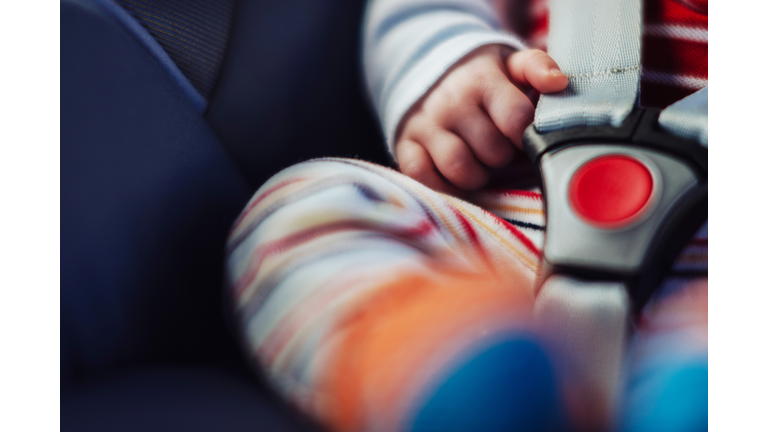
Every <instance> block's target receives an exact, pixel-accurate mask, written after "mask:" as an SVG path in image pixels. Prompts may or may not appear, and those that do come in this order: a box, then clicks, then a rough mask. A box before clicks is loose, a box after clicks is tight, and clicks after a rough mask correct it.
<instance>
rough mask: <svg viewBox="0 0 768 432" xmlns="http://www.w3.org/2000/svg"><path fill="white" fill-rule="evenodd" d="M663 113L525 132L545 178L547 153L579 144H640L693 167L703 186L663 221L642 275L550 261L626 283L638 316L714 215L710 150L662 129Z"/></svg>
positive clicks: (638, 112) (558, 269) (564, 270)
mask: <svg viewBox="0 0 768 432" xmlns="http://www.w3.org/2000/svg"><path fill="white" fill-rule="evenodd" d="M659 114H661V110H659V109H655V108H639V107H637V108H635V109H634V110H632V112H631V113H630V114H629V115H628V116H627V118H626V119H624V122H622V124H621V126H619V127H612V126H589V127H579V128H571V129H563V130H560V131H556V132H550V133H546V134H539V133H538V131H536V129H535V127H534V126H533V125H530V126H528V128H527V129H526V130H525V132H524V134H523V148H524V149H525V151H526V153H527V154H528V157H529V158H530V159H531V161H532V162H533V163H534V165H535V166H536V167H538V172H539V177H541V168H540V167H541V165H540V161H541V157H542V156H544V154H546V153H550V152H554V151H557V150H560V149H563V148H567V147H570V146H574V145H579V144H600V143H605V144H634V145H637V146H640V147H646V148H651V149H655V150H659V151H662V152H666V153H670V154H672V155H674V156H677V157H678V158H679V159H680V160H681V161H683V162H685V163H687V164H688V165H689V166H690V167H691V168H692V169H693V170H694V172H695V173H696V174H697V176H698V177H699V179H700V180H701V181H702V186H701V187H699V188H697V189H696V190H694V191H693V192H692V193H691V194H690V197H689V199H688V200H686V201H685V202H683V203H682V204H681V205H679V206H678V207H677V208H673V209H672V210H671V212H670V213H669V215H668V217H667V218H665V220H664V221H663V222H662V226H661V227H660V229H659V230H658V231H656V232H655V233H654V238H653V239H651V243H650V244H649V246H648V249H647V250H646V252H645V258H644V260H643V263H642V265H641V269H640V271H639V272H638V273H636V274H615V273H608V272H605V271H602V270H596V269H590V268H582V267H571V266H560V265H553V264H551V263H547V265H548V266H550V268H551V270H552V272H553V273H560V274H568V275H572V276H575V277H578V278H582V279H590V280H599V281H608V280H614V281H615V280H620V281H622V282H624V283H626V284H627V286H628V288H629V293H630V295H631V297H632V304H633V310H634V312H635V313H638V312H639V311H640V310H642V307H643V306H644V305H645V304H646V303H647V301H648V300H649V299H650V298H651V296H652V295H653V293H654V292H655V290H656V289H657V288H658V286H659V285H660V283H661V281H662V280H663V279H664V277H665V275H666V274H667V273H668V271H669V269H670V268H671V266H672V265H673V263H674V261H675V259H676V258H677V256H678V255H679V254H680V252H681V251H682V250H683V248H684V247H685V246H686V244H687V243H688V240H689V239H690V238H691V236H693V235H694V234H695V233H696V231H697V230H698V229H699V227H700V226H701V224H703V223H704V221H705V220H706V219H707V215H708V186H707V159H708V152H707V148H706V147H703V146H701V145H700V144H699V143H698V142H696V141H692V140H687V139H684V138H680V137H677V136H674V135H671V134H669V133H668V132H666V131H664V130H662V129H661V128H660V127H659V126H658V118H659ZM540 180H541V184H542V193H543V194H544V195H545V199H544V203H545V214H546V202H547V200H546V193H547V191H546V188H544V187H543V185H544V182H543V179H540ZM545 235H546V232H545ZM545 260H546V253H545Z"/></svg>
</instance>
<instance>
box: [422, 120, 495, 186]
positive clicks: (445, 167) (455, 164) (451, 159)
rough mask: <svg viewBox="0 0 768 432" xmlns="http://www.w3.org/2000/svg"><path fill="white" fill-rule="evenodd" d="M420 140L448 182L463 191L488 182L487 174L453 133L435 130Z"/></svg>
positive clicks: (470, 151) (464, 144)
mask: <svg viewBox="0 0 768 432" xmlns="http://www.w3.org/2000/svg"><path fill="white" fill-rule="evenodd" d="M430 132H431V133H428V134H424V136H423V137H422V140H423V142H424V148H425V149H427V151H428V152H429V155H430V156H431V157H432V160H433V161H434V162H435V166H437V169H438V170H440V174H442V175H443V177H445V178H446V179H447V180H448V181H449V182H451V183H453V184H454V185H456V186H458V187H460V188H461V189H464V190H475V189H478V188H480V187H482V186H484V185H485V184H486V183H487V182H488V174H487V173H486V172H485V168H483V166H482V165H481V164H480V162H478V161H477V159H475V156H474V155H473V154H472V150H470V149H469V147H468V146H467V144H466V143H465V142H464V140H462V139H461V138H459V136H458V135H456V134H454V133H453V132H449V131H447V130H445V129H442V128H435V129H433V130H431V131H430Z"/></svg>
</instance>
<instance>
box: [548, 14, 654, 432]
mask: <svg viewBox="0 0 768 432" xmlns="http://www.w3.org/2000/svg"><path fill="white" fill-rule="evenodd" d="M549 19H550V26H549V28H550V35H549V42H548V46H549V54H550V55H551V56H552V58H553V59H554V60H555V61H556V62H557V64H558V65H559V66H560V69H561V70H562V71H563V73H565V74H566V75H567V76H568V80H569V83H568V87H567V88H566V89H565V90H563V91H561V92H558V93H554V94H545V95H542V96H541V98H540V99H539V103H538V105H537V107H536V116H535V121H534V126H535V127H536V129H537V131H538V132H539V133H547V132H553V131H558V130H561V129H567V128H571V127H583V126H607V125H610V126H614V127H617V126H619V125H620V124H621V123H622V122H623V121H624V119H625V117H626V116H627V115H628V114H629V113H630V112H631V111H632V109H633V108H634V107H635V103H636V101H637V94H638V89H639V85H640V72H641V67H640V42H641V26H642V16H641V3H640V0H551V1H550V14H549ZM629 313H630V301H629V295H628V293H627V288H626V286H625V285H624V284H621V283H616V282H613V283H608V282H587V281H579V280H577V279H574V278H571V277H567V276H561V275H554V276H551V277H549V278H548V279H547V280H546V281H545V282H544V285H543V286H542V288H541V290H540V291H539V293H538V295H537V298H536V304H535V314H536V317H537V319H538V320H539V321H540V322H541V323H542V325H544V326H546V327H547V328H549V329H550V330H551V331H550V332H549V333H550V334H551V335H552V336H553V338H554V345H555V347H556V349H557V352H558V353H560V362H561V363H562V364H563V367H564V368H565V370H566V371H567V376H568V378H567V381H569V386H568V387H570V388H571V389H572V391H573V392H574V395H571V397H570V398H569V399H570V401H569V405H570V407H571V410H572V412H576V413H577V414H576V415H579V416H583V417H584V418H583V419H582V421H587V422H598V423H599V424H602V425H603V426H604V425H606V424H607V423H609V422H610V420H611V417H612V415H613V412H614V411H615V408H616V407H615V404H616V401H617V399H618V398H617V397H616V396H617V392H618V385H619V382H620V372H621V365H622V360H623V354H624V349H625V338H626V333H627V321H628V319H629ZM566 397H568V395H566ZM572 420H574V421H576V422H577V423H579V422H580V420H579V419H578V418H573V419H572Z"/></svg>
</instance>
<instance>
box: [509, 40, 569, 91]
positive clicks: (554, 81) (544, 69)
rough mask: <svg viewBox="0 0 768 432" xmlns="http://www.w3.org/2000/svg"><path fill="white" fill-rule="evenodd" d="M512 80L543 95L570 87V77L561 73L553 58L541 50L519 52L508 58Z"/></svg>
mask: <svg viewBox="0 0 768 432" xmlns="http://www.w3.org/2000/svg"><path fill="white" fill-rule="evenodd" d="M507 69H509V73H510V75H511V76H512V79H513V80H514V81H516V82H519V83H521V84H524V85H530V86H531V87H533V88H535V89H536V90H538V91H540V92H541V93H552V92H557V91H560V90H562V89H564V88H565V87H566V86H568V77H567V76H565V74H564V73H562V72H561V71H560V68H559V67H558V66H557V63H555V61H554V60H552V57H550V56H549V54H547V53H545V52H544V51H541V50H525V51H518V52H516V53H513V54H512V55H510V56H509V57H507Z"/></svg>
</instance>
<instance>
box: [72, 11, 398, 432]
mask: <svg viewBox="0 0 768 432" xmlns="http://www.w3.org/2000/svg"><path fill="white" fill-rule="evenodd" d="M99 1H101V0H98V1H89V0H62V2H61V191H60V193H61V215H60V222H61V306H60V308H61V335H60V337H61V358H60V360H61V425H62V429H63V430H77V431H90V430H98V431H102V430H149V431H151V430H217V431H230V430H231V431H239V430H312V429H315V428H316V427H315V426H313V425H312V424H311V423H310V422H308V421H307V420H306V419H303V418H302V417H301V416H299V415H298V414H296V413H295V412H293V411H292V410H290V409H289V408H287V407H286V406H285V404H284V403H283V402H282V401H280V400H279V399H278V398H277V397H276V396H275V395H274V394H273V393H272V392H271V391H270V390H269V389H268V388H267V387H266V386H265V385H264V384H263V382H261V381H260V380H259V379H257V378H255V377H254V375H253V373H252V372H251V371H250V370H249V368H248V366H247V364H246V357H245V356H244V355H243V354H242V353H241V352H240V350H239V348H238V344H237V341H236V338H235V337H234V336H233V332H231V331H230V329H228V328H227V327H228V326H227V319H228V317H227V316H226V315H225V313H224V311H225V307H224V305H223V304H222V303H223V300H222V299H223V295H222V286H223V280H222V275H223V259H224V242H225V237H226V234H227V231H228V229H229V227H230V224H231V223H232V222H233V221H234V219H235V218H236V216H237V214H238V213H239V211H240V210H241V209H242V208H243V206H244V205H245V203H246V202H247V200H248V199H249V198H250V196H251V195H252V193H253V192H254V191H255V188H256V187H257V186H258V185H259V184H260V183H261V182H263V181H264V180H266V179H267V178H268V177H270V176H271V175H272V174H274V173H276V172H277V171H278V170H280V169H281V168H283V167H285V166H287V165H289V164H291V163H293V162H296V161H298V160H301V159H303V158H308V157H314V156H321V155H336V156H349V155H355V154H358V155H361V156H365V157H367V158H368V159H369V160H374V161H379V162H386V156H385V154H384V150H383V146H382V145H381V142H380V139H379V132H378V130H377V128H376V124H375V121H374V119H373V117H372V115H371V114H370V112H368V111H367V110H366V107H365V102H364V98H363V96H362V94H363V93H362V89H361V88H360V87H357V86H355V85H354V83H355V82H356V80H357V79H358V78H357V73H358V70H357V61H358V59H357V58H356V52H357V36H358V32H359V25H360V17H361V14H362V7H363V4H362V2H356V1H353V0H338V1H331V2H322V3H319V2H318V3H316V2H307V1H305V0H297V1H293V2H272V1H263V2H242V4H236V5H235V6H236V7H235V12H234V16H235V19H234V21H233V26H234V30H233V33H232V35H231V37H230V39H229V41H230V42H229V43H228V46H227V50H226V57H225V59H224V60H223V65H222V67H221V71H220V73H219V76H218V77H217V82H216V83H215V84H214V85H213V87H212V88H213V90H212V93H211V100H212V103H211V104H210V105H209V109H208V111H207V114H206V116H205V117H204V116H203V115H202V114H201V109H202V108H203V107H204V106H205V104H204V103H203V105H201V104H200V103H198V102H200V100H202V99H200V100H197V99H196V98H194V97H193V98H190V88H192V87H190V85H189V81H187V80H185V79H180V76H179V75H178V70H177V69H176V68H175V66H174V65H173V64H171V63H168V60H169V59H170V57H168V56H164V55H162V54H163V53H162V52H160V51H158V50H157V49H156V48H157V47H158V45H157V44H156V43H155V42H154V41H152V40H150V39H147V38H146V37H143V36H142V37H139V36H141V35H144V36H147V34H148V33H145V32H143V30H142V28H141V27H140V26H139V27H136V26H135V25H133V24H136V22H133V23H129V25H128V26H126V22H121V21H119V20H118V19H117V18H116V15H115V13H114V12H115V11H111V12H110V11H109V10H108V9H105V8H104V7H103V5H104V2H103V1H102V2H101V3H99ZM113 4H114V3H113ZM302 8H303V9H302ZM307 8H309V9H307ZM310 9H311V13H310ZM118 13H119V11H118ZM307 14H309V16H307ZM121 16H123V18H125V17H126V16H128V15H127V14H121ZM332 17H333V19H331V18H332ZM118 18H119V17H118ZM286 25H290V26H293V27H292V28H293V30H291V29H289V28H283V26H286ZM131 29H133V30H131ZM269 31H280V32H282V33H280V35H282V36H288V37H287V38H286V39H284V40H283V41H282V42H281V44H279V43H276V42H275V41H276V39H275V38H274V37H267V35H268V34H269ZM291 33H294V34H293V35H291ZM137 35H138V36H137ZM159 54H160V56H159V57H158V55H159ZM297 62H298V63H297ZM281 64H283V66H281ZM169 71H171V72H173V73H169ZM254 73H255V75H251V74H254ZM181 78H183V77H181ZM193 90H194V89H193ZM192 93H195V91H193V92H192ZM198 96H199V94H198ZM198 99H199V98H198ZM203 102H204V100H203ZM211 126H213V127H211ZM356 149H366V150H362V151H360V152H358V151H357V150H356Z"/></svg>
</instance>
